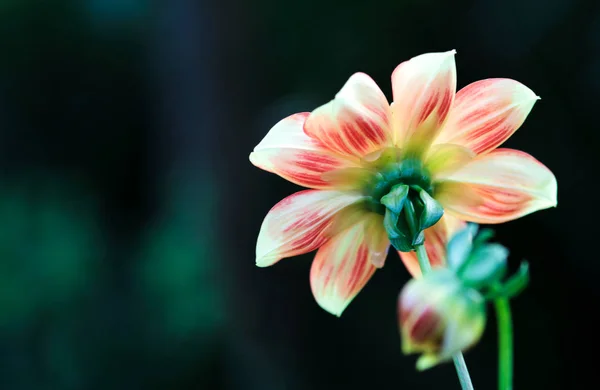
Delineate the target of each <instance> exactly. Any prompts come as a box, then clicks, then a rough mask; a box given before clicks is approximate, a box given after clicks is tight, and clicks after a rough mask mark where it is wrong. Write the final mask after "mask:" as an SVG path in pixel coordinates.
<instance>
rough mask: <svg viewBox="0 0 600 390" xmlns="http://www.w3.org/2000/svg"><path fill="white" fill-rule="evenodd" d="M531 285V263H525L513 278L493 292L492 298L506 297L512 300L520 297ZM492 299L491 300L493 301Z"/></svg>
mask: <svg viewBox="0 0 600 390" xmlns="http://www.w3.org/2000/svg"><path fill="white" fill-rule="evenodd" d="M528 284H529V263H528V262H527V261H523V262H522V263H521V266H520V267H519V270H518V271H517V272H516V273H515V274H514V275H513V276H511V277H510V278H509V279H508V280H507V281H506V282H505V283H503V284H502V285H501V286H500V287H499V288H496V289H495V290H494V291H492V292H491V294H490V295H491V297H492V298H497V297H505V298H512V297H514V296H517V295H519V294H520V293H521V292H522V291H523V290H524V289H525V287H527V285H528ZM492 298H490V299H492Z"/></svg>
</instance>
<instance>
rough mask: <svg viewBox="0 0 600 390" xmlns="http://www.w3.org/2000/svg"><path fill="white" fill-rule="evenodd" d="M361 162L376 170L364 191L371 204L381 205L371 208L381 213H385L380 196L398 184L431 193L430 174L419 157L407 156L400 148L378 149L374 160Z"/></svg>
mask: <svg viewBox="0 0 600 390" xmlns="http://www.w3.org/2000/svg"><path fill="white" fill-rule="evenodd" d="M363 164H364V165H365V166H366V167H367V168H371V169H373V170H375V171H376V172H377V173H376V174H375V176H374V178H373V180H372V181H371V182H370V183H369V185H368V186H367V188H366V193H367V194H369V195H370V197H371V199H372V200H371V203H372V204H373V205H380V206H382V207H375V210H373V211H376V212H378V213H380V214H382V215H383V214H385V207H383V205H382V204H381V198H382V197H383V196H385V195H387V194H388V193H390V191H391V190H392V188H393V187H394V186H396V185H398V184H404V185H407V186H409V187H410V188H411V189H412V190H413V191H416V192H419V191H421V190H425V191H426V192H427V193H428V194H429V195H433V183H432V181H431V176H430V174H429V172H427V170H426V169H425V167H424V165H423V162H422V161H421V159H419V158H417V157H414V156H407V155H405V154H403V153H402V151H401V150H400V149H397V148H389V149H384V150H382V151H379V152H378V153H377V158H376V159H375V160H373V161H363ZM411 192H412V191H411Z"/></svg>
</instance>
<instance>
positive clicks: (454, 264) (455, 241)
mask: <svg viewBox="0 0 600 390" xmlns="http://www.w3.org/2000/svg"><path fill="white" fill-rule="evenodd" d="M475 234H477V224H474V223H470V224H468V225H467V226H466V227H465V228H464V229H462V230H460V231H459V232H457V233H456V234H455V235H454V236H452V238H451V239H450V241H449V242H448V245H447V246H446V257H447V262H448V266H449V267H450V268H452V269H453V270H455V271H458V270H460V268H461V267H462V266H463V264H464V263H465V261H466V260H467V259H468V258H469V254H470V253H471V249H472V248H473V237H474V236H475Z"/></svg>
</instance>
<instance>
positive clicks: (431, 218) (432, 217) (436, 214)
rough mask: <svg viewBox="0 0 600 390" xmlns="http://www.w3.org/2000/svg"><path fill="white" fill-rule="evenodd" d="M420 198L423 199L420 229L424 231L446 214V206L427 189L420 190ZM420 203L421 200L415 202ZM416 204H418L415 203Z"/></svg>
mask: <svg viewBox="0 0 600 390" xmlns="http://www.w3.org/2000/svg"><path fill="white" fill-rule="evenodd" d="M419 198H420V199H421V202H422V203H421V204H419V206H421V207H422V208H423V209H422V210H421V213H420V216H419V230H421V231H423V230H425V229H427V228H429V227H431V226H433V225H435V224H436V223H437V222H438V221H439V220H440V218H442V216H443V215H444V208H443V207H442V205H441V204H439V203H438V201H437V200H435V199H433V198H432V197H431V195H429V194H428V193H427V191H425V190H421V191H420V192H419ZM414 203H420V202H414ZM415 206H416V205H415Z"/></svg>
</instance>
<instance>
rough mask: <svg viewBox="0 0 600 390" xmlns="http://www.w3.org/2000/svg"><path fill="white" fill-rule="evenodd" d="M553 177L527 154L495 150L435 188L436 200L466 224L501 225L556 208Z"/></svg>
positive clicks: (555, 186)
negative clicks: (538, 211)
mask: <svg viewBox="0 0 600 390" xmlns="http://www.w3.org/2000/svg"><path fill="white" fill-rule="evenodd" d="M556 197H557V183H556V178H555V177H554V174H553V173H552V172H551V171H550V170H549V169H548V168H547V167H546V166H544V165H543V164H542V163H540V162H539V161H538V160H536V159H535V158H533V157H532V156H530V155H529V154H527V153H524V152H521V151H518V150H514V149H496V150H494V151H492V152H490V153H488V154H485V155H480V156H478V157H477V158H475V159H474V160H473V161H471V162H470V163H469V164H467V165H465V166H464V167H463V168H461V169H460V170H458V171H456V172H455V173H453V174H451V175H450V176H448V177H447V178H445V179H444V181H443V182H441V183H439V184H438V185H436V199H437V200H438V201H440V203H442V205H443V206H444V208H445V209H447V210H448V211H449V212H451V213H452V214H454V215H455V216H457V217H459V218H461V219H463V220H465V221H469V222H477V223H489V224H493V223H502V222H507V221H511V220H513V219H517V218H520V217H522V216H524V215H527V214H530V213H532V212H534V211H537V210H542V209H546V208H549V207H553V206H556V203H557V199H556Z"/></svg>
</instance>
